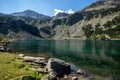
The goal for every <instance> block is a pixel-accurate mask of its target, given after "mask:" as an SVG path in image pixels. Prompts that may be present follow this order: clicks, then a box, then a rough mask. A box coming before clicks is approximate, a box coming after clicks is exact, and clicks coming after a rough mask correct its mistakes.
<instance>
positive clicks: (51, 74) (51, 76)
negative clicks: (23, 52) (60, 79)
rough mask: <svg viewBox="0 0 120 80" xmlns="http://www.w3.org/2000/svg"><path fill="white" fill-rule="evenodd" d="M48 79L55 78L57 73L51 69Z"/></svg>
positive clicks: (53, 79)
mask: <svg viewBox="0 0 120 80" xmlns="http://www.w3.org/2000/svg"><path fill="white" fill-rule="evenodd" d="M48 80H57V73H56V72H55V71H53V70H52V71H51V72H50V73H49V77H48Z"/></svg>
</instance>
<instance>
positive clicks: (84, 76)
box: [0, 42, 96, 80]
mask: <svg viewBox="0 0 120 80" xmlns="http://www.w3.org/2000/svg"><path fill="white" fill-rule="evenodd" d="M7 44H8V42H7V43H1V44H0V51H1V52H10V53H11V52H13V53H15V54H17V55H18V56H19V57H20V58H22V59H23V60H24V61H26V62H27V63H28V64H30V65H33V66H32V67H31V68H29V69H30V70H33V71H36V72H38V73H42V74H48V75H47V76H45V77H43V78H42V79H41V80H96V79H95V78H94V77H92V75H91V74H90V73H88V72H86V71H85V70H82V69H78V70H74V69H72V67H71V65H70V63H67V62H65V61H63V60H60V59H57V58H49V59H46V58H45V57H32V56H26V55H24V54H21V53H19V52H17V51H11V50H10V49H9V48H8V47H7ZM24 78H25V79H27V80H31V79H32V77H31V76H29V75H27V76H23V77H22V78H19V79H20V80H24ZM19 79H18V80H19ZM33 80H34V79H33Z"/></svg>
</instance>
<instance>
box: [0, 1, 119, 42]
mask: <svg viewBox="0 0 120 80" xmlns="http://www.w3.org/2000/svg"><path fill="white" fill-rule="evenodd" d="M119 5H120V1H119V0H98V1H96V2H95V3H93V4H91V5H90V6H87V7H86V8H84V9H83V10H81V11H77V12H75V13H74V14H72V15H67V14H61V13H60V14H58V15H57V16H55V17H52V18H39V17H38V15H34V13H35V14H38V13H36V12H34V11H32V12H31V11H29V10H27V11H24V12H22V13H14V14H11V15H12V16H11V15H8V16H1V17H0V33H2V34H5V35H7V36H9V37H12V38H16V39H22V40H25V39H41V38H42V39H82V40H85V39H102V40H106V39H120V23H119V21H120V6H119ZM27 12H29V13H30V14H29V15H28V14H27V15H26V13H27ZM23 13H25V14H23ZM31 14H33V15H31ZM21 15H22V16H21ZM42 16H43V15H42ZM36 17H38V18H36ZM43 17H44V16H43ZM10 18H12V19H10ZM13 35H14V36H13ZM25 37H27V38H25Z"/></svg>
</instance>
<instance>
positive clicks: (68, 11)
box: [66, 9, 74, 14]
mask: <svg viewBox="0 0 120 80" xmlns="http://www.w3.org/2000/svg"><path fill="white" fill-rule="evenodd" d="M66 13H68V14H73V13H74V11H73V10H72V9H69V10H67V11H66Z"/></svg>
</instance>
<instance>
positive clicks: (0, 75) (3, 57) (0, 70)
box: [0, 52, 42, 80]
mask: <svg viewBox="0 0 120 80" xmlns="http://www.w3.org/2000/svg"><path fill="white" fill-rule="evenodd" d="M29 68H30V65H29V64H27V63H26V62H25V61H24V60H23V59H21V58H19V57H18V56H17V55H15V54H10V53H7V52H6V53H3V52H0V80H9V79H14V78H16V77H21V76H24V75H29V76H33V77H35V78H37V79H38V78H41V76H42V75H41V74H40V73H37V72H34V71H31V70H29ZM37 79H36V80H37Z"/></svg>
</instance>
